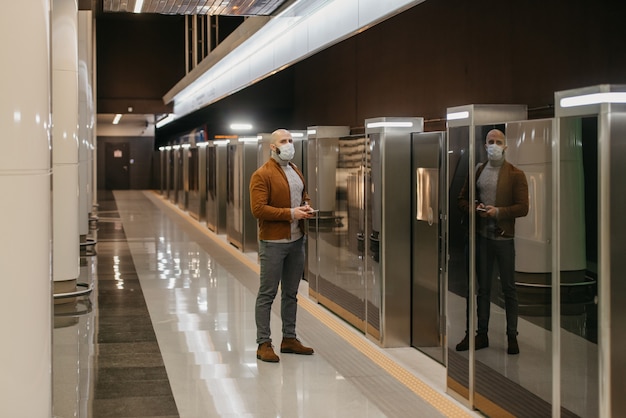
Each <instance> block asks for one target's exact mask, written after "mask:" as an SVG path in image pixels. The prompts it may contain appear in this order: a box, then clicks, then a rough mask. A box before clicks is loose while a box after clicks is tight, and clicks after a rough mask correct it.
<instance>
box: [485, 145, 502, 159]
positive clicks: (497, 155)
mask: <svg viewBox="0 0 626 418" xmlns="http://www.w3.org/2000/svg"><path fill="white" fill-rule="evenodd" d="M503 153H504V148H503V147H501V146H499V145H496V144H489V145H487V156H488V157H489V159H490V160H494V161H498V160H500V159H502V154H503Z"/></svg>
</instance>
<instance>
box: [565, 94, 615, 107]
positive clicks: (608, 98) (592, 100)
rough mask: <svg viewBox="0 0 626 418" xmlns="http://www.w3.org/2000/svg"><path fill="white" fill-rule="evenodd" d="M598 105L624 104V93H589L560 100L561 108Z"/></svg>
mask: <svg viewBox="0 0 626 418" xmlns="http://www.w3.org/2000/svg"><path fill="white" fill-rule="evenodd" d="M600 103H626V92H613V93H591V94H583V95H580V96H572V97H564V98H562V99H561V107H575V106H586V105H593V104H600Z"/></svg>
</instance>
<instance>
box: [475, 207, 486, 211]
mask: <svg viewBox="0 0 626 418" xmlns="http://www.w3.org/2000/svg"><path fill="white" fill-rule="evenodd" d="M476 210H478V211H480V212H487V209H485V208H476Z"/></svg>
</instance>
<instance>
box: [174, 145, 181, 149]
mask: <svg viewBox="0 0 626 418" xmlns="http://www.w3.org/2000/svg"><path fill="white" fill-rule="evenodd" d="M172 148H173V149H179V148H180V145H174V146H173V147H172Z"/></svg>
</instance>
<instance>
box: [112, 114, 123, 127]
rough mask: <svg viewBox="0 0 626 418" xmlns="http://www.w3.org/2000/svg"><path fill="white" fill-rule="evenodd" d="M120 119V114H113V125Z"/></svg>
mask: <svg viewBox="0 0 626 418" xmlns="http://www.w3.org/2000/svg"><path fill="white" fill-rule="evenodd" d="M120 119H122V114H121V113H118V114H117V115H115V117H114V118H113V125H117V124H118V123H120Z"/></svg>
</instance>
